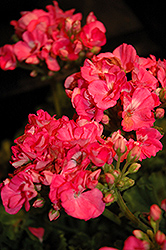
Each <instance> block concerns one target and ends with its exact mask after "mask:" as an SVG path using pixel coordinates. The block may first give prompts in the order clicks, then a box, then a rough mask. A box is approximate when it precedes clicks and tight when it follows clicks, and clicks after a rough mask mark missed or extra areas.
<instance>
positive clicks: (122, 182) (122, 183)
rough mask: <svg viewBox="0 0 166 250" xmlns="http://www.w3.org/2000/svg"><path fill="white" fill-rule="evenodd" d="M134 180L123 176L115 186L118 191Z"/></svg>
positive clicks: (128, 185)
mask: <svg viewBox="0 0 166 250" xmlns="http://www.w3.org/2000/svg"><path fill="white" fill-rule="evenodd" d="M134 183H135V181H134V180H133V179H131V178H128V177H124V178H123V179H122V180H120V181H119V182H118V184H117V187H118V189H119V190H120V191H123V190H126V189H128V188H130V187H132V186H133V185H134Z"/></svg>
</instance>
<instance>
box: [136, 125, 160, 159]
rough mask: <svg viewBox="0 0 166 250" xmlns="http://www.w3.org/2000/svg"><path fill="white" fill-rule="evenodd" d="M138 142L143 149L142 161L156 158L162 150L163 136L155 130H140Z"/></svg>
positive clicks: (137, 132)
mask: <svg viewBox="0 0 166 250" xmlns="http://www.w3.org/2000/svg"><path fill="white" fill-rule="evenodd" d="M136 137H137V142H139V145H140V148H141V154H140V160H142V159H146V158H147V157H148V158H150V157H151V156H155V155H156V153H157V152H158V151H159V150H162V143H161V142H160V139H161V138H162V135H161V134H160V132H159V131H158V130H157V129H155V128H146V127H143V128H140V129H138V130H137V131H136Z"/></svg>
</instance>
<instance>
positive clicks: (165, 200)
mask: <svg viewBox="0 0 166 250" xmlns="http://www.w3.org/2000/svg"><path fill="white" fill-rule="evenodd" d="M161 208H162V209H163V210H164V211H165V212H166V199H164V200H162V202H161Z"/></svg>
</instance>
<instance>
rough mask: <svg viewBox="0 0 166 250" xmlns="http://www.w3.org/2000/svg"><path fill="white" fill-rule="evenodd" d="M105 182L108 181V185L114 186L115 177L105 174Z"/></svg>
mask: <svg viewBox="0 0 166 250" xmlns="http://www.w3.org/2000/svg"><path fill="white" fill-rule="evenodd" d="M105 180H106V182H107V183H108V184H111V185H112V184H114V181H115V177H114V176H113V175H112V174H110V173H106V174H105Z"/></svg>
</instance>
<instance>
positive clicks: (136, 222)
mask: <svg viewBox="0 0 166 250" xmlns="http://www.w3.org/2000/svg"><path fill="white" fill-rule="evenodd" d="M117 197H118V199H117V203H118V205H119V207H120V209H121V211H122V212H123V213H124V215H125V216H126V217H127V218H128V219H129V220H130V221H132V222H133V223H134V225H135V226H136V227H138V228H140V229H141V230H142V231H144V232H146V231H147V230H148V229H150V228H149V227H148V226H147V225H145V224H144V223H143V222H141V221H140V220H139V219H138V218H137V217H135V215H134V214H132V212H131V211H130V210H129V209H128V207H127V206H126V203H125V202H124V200H123V198H122V196H121V194H120V192H119V191H117Z"/></svg>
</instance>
